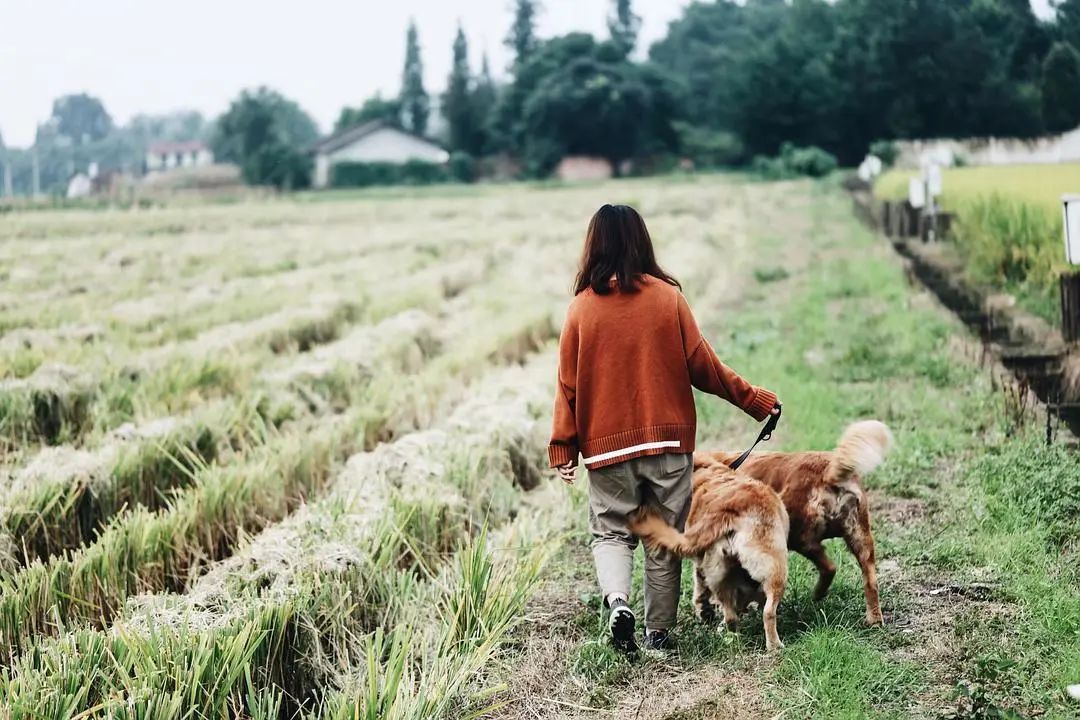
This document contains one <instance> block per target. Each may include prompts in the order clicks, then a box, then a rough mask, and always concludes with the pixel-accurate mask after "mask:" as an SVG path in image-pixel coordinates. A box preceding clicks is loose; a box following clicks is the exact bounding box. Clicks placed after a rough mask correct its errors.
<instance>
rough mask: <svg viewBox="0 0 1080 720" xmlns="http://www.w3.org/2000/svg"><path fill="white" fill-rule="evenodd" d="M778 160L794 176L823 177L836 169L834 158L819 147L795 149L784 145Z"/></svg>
mask: <svg viewBox="0 0 1080 720" xmlns="http://www.w3.org/2000/svg"><path fill="white" fill-rule="evenodd" d="M780 158H781V159H782V160H783V161H784V164H785V165H787V166H788V167H789V168H791V170H792V172H794V173H795V174H796V175H807V176H809V177H825V176H826V175H828V174H829V173H831V172H832V171H833V170H835V169H836V167H837V162H836V156H835V155H833V154H832V153H830V152H827V151H825V150H822V149H821V148H819V147H814V146H810V147H804V148H800V147H796V146H794V145H792V144H790V143H784V145H783V147H781V148H780Z"/></svg>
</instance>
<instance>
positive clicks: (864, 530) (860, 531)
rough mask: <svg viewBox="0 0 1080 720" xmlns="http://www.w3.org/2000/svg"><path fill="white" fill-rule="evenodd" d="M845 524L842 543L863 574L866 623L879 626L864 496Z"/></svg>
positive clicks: (876, 594)
mask: <svg viewBox="0 0 1080 720" xmlns="http://www.w3.org/2000/svg"><path fill="white" fill-rule="evenodd" d="M852 520H853V522H849V523H846V524H845V525H846V526H845V528H844V529H845V533H844V541H845V542H847V546H848V548H849V549H850V550H851V552H852V554H853V555H855V559H856V560H858V561H859V568H861V569H862V574H863V592H864V593H865V594H866V622H867V624H869V625H881V624H882V623H883V619H882V617H881V604H880V600H879V598H878V581H877V565H876V564H875V561H874V534H873V533H872V532H871V531H870V511H869V509H868V508H867V507H866V498H865V496H864V497H862V498H861V499H860V502H859V508H858V512H857V514H856V515H855V517H853V518H852Z"/></svg>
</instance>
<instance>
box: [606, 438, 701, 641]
mask: <svg viewBox="0 0 1080 720" xmlns="http://www.w3.org/2000/svg"><path fill="white" fill-rule="evenodd" d="M693 473H694V463H693V456H692V455H691V454H690V453H679V454H676V453H665V454H663V455H650V456H646V457H640V458H634V459H632V460H627V461H626V462H621V463H618V464H617V465H609V466H607V467H604V468H600V469H599V470H590V471H589V529H590V530H591V531H592V534H593V543H592V551H593V559H594V560H595V561H596V576H597V579H598V580H599V581H600V591H601V592H602V593H603V594H604V598H607V597H608V596H609V595H611V594H612V593H622V594H623V595H625V596H626V597H630V576H631V571H632V570H633V565H634V549H635V548H637V544H638V539H637V538H636V537H634V536H633V535H632V534H631V533H630V529H629V528H628V527H627V516H628V515H629V514H630V513H631V512H633V511H634V510H636V509H637V508H638V507H639V506H640V505H641V504H642V502H644V501H645V500H646V499H650V498H651V499H650V501H651V502H652V503H653V504H654V505H655V506H656V507H657V509H658V510H659V511H660V514H661V515H662V516H663V518H664V520H666V521H667V522H668V524H670V525H673V526H674V527H677V528H678V529H680V530H682V529H683V525H684V524H685V522H686V514H687V513H688V512H689V509H690V492H691V489H692V481H691V476H692V475H693ZM681 573H682V560H681V559H680V558H677V557H675V556H674V555H672V554H670V553H668V552H666V551H663V550H661V551H657V552H653V551H650V550H646V551H645V626H646V627H647V628H649V629H653V630H657V629H667V628H672V627H674V626H675V617H676V613H677V611H678V609H679V590H680V585H679V579H680V575H681Z"/></svg>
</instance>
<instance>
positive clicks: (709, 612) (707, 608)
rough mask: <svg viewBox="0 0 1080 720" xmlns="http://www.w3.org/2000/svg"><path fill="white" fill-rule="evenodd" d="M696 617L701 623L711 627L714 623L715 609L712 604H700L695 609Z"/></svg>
mask: <svg viewBox="0 0 1080 720" xmlns="http://www.w3.org/2000/svg"><path fill="white" fill-rule="evenodd" d="M697 616H698V620H700V621H701V622H703V623H705V624H706V625H712V624H713V623H714V622H716V608H714V607H713V606H712V603H708V602H704V603H701V604H699V605H698V607H697Z"/></svg>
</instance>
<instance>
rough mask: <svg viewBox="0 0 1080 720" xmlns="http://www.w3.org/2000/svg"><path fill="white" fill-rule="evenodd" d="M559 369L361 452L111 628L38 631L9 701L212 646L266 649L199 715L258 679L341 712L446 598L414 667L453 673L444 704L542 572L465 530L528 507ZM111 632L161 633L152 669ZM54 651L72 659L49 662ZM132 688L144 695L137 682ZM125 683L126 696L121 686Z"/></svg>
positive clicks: (520, 380)
mask: <svg viewBox="0 0 1080 720" xmlns="http://www.w3.org/2000/svg"><path fill="white" fill-rule="evenodd" d="M552 371H553V365H552V362H551V358H550V356H547V357H545V358H542V359H540V360H534V361H532V362H531V363H530V364H529V365H528V366H527V367H526V368H522V369H518V368H510V369H507V370H504V371H500V372H499V373H497V374H496V376H494V377H492V378H490V379H486V380H483V381H481V382H480V383H478V386H477V387H476V388H474V390H472V391H471V392H470V396H469V399H468V400H466V401H464V402H462V403H461V404H460V405H459V406H458V407H457V409H456V410H455V411H454V412H453V413H451V414H450V415H449V416H448V417H447V418H445V419H444V421H443V422H442V423H440V424H439V426H438V427H437V428H436V429H434V430H430V431H423V432H419V433H415V434H412V435H406V436H404V437H403V438H401V439H400V440H397V441H395V442H393V443H390V444H385V445H381V446H379V447H378V448H376V449H375V450H373V451H370V452H365V453H361V454H358V455H355V456H353V457H352V458H351V459H350V460H349V462H348V463H347V464H346V465H345V468H344V469H343V470H342V471H341V473H340V474H339V475H338V476H337V478H336V480H335V481H334V483H333V485H332V487H331V489H330V490H329V492H328V494H327V496H326V497H324V498H323V499H321V500H320V501H318V502H317V503H314V504H312V505H308V506H306V507H305V508H304V509H303V510H302V511H301V512H300V513H297V514H294V515H293V516H292V517H290V518H289V519H288V520H287V521H285V522H284V523H282V524H280V525H277V526H275V527H273V528H271V529H268V530H266V531H264V532H263V533H262V534H261V535H259V536H258V537H256V538H255V539H253V540H252V541H251V542H250V543H249V544H248V545H247V546H246V547H245V548H244V549H243V550H241V551H240V552H239V553H238V554H237V555H234V556H233V557H232V558H230V559H229V560H227V561H225V562H223V563H221V564H219V565H218V566H216V567H214V568H212V569H211V570H210V571H209V572H208V573H206V574H205V575H203V576H202V577H201V578H199V580H198V581H196V582H195V583H194V584H193V585H192V587H191V588H190V589H189V590H188V592H187V593H186V594H184V595H180V596H167V595H165V596H163V595H148V596H140V597H139V598H135V599H133V600H132V601H130V602H129V606H128V609H127V611H126V612H125V613H124V615H123V616H122V617H121V618H120V619H118V621H117V627H116V629H115V632H114V633H113V634H111V635H106V634H103V633H97V634H95V633H92V632H86V631H83V632H81V633H77V634H76V635H75V636H73V637H74V643H73V642H72V641H71V639H69V638H65V639H62V640H59V641H56V640H53V641H43V643H42V644H40V645H39V646H38V647H37V648H36V649H35V651H34V652H33V653H32V654H28V655H25V656H24V658H23V659H22V660H20V661H19V663H18V665H17V667H16V668H15V674H14V678H13V680H12V682H11V683H10V684H9V685H8V686H7V687H5V688H4V691H5V697H6V699H7V701H8V702H9V703H11V705H12V707H15V708H20V707H27V708H29V707H33V706H34V703H36V702H41V701H42V700H43V699H44V698H43V696H42V695H40V694H39V693H40V692H41V690H42V689H43V688H45V687H50V686H53V685H54V684H55V683H57V682H60V683H61V684H65V683H64V680H63V677H62V676H63V675H67V674H68V673H81V672H83V671H84V670H89V668H90V667H95V668H96V669H95V670H93V671H90V675H88V676H86V677H88V678H90V681H89V682H84V683H83V684H82V687H81V688H80V690H79V691H78V692H77V693H76V694H74V695H73V696H71V697H69V698H64V699H63V702H70V701H73V700H75V701H77V702H80V703H88V702H89V703H93V702H102V701H106V702H107V701H109V700H110V699H112V700H114V701H115V702H117V703H118V704H123V703H125V702H130V701H131V700H132V699H136V700H137V699H138V698H139V697H140V696H141V695H144V694H145V693H146V691H147V690H149V688H150V687H154V688H157V689H163V688H165V687H168V686H170V685H172V684H173V683H176V684H177V685H179V684H180V681H182V680H184V678H181V677H177V676H175V673H176V672H177V671H178V670H179V671H181V672H185V671H183V670H182V669H180V668H178V667H177V659H178V657H183V656H185V655H189V654H191V653H195V652H197V651H198V650H199V649H202V648H205V647H207V646H208V644H209V645H210V646H212V647H242V648H249V649H250V650H251V651H252V652H253V653H254V654H255V657H256V658H257V659H253V660H252V667H251V670H250V671H249V673H247V674H246V675H233V676H232V680H230V682H229V683H227V684H225V685H223V686H221V687H217V688H214V692H213V693H211V694H209V695H208V696H207V698H206V703H207V705H206V706H205V708H204V711H211V710H213V711H221V710H222V709H224V708H226V707H229V706H230V703H232V702H236V701H237V700H238V699H241V698H244V697H247V696H250V695H251V694H252V692H253V691H258V692H261V693H264V694H265V696H266V697H267V698H272V699H273V700H274V703H275V705H278V704H281V703H284V705H285V706H286V707H287V708H288V709H289V712H290V714H291V713H294V712H296V711H298V710H301V709H308V710H311V709H314V708H315V707H317V706H319V704H320V703H321V702H322V703H325V707H327V708H331V709H333V710H334V711H336V712H342V711H343V708H345V707H347V706H349V703H350V702H352V698H354V696H355V695H356V693H357V687H356V686H357V684H358V682H359V681H360V680H361V678H360V677H358V676H355V674H354V673H353V672H352V671H350V670H348V668H350V667H353V666H356V665H357V664H359V666H361V667H363V666H365V665H366V660H367V659H368V658H369V656H370V659H371V661H372V662H376V663H378V664H379V665H381V664H382V663H383V662H384V661H383V658H382V655H381V654H379V655H376V656H371V653H372V651H373V650H376V649H378V650H381V649H382V648H383V646H384V643H398V642H401V641H403V640H404V639H406V638H408V640H409V641H410V643H415V642H417V641H418V640H419V637H418V636H419V634H421V633H418V632H417V631H416V630H414V629H412V628H416V627H420V626H421V625H420V624H418V623H417V622H416V620H418V619H419V618H421V617H424V616H426V615H427V614H428V613H429V612H430V611H431V609H432V608H433V607H438V608H441V609H443V610H445V611H446V612H445V614H444V617H445V622H446V626H445V627H441V626H438V625H437V628H438V632H436V633H434V636H435V638H437V641H438V645H439V646H438V647H432V648H430V650H431V651H434V654H433V655H432V656H431V657H428V658H427V659H426V660H425V661H424V662H423V664H422V669H423V670H424V672H423V673H422V678H421V679H422V681H423V683H424V685H431V686H432V689H434V686H435V685H437V684H439V683H442V682H445V681H446V673H447V672H448V671H450V670H452V671H453V672H452V673H451V675H453V677H454V682H453V683H452V685H453V686H454V687H447V688H445V690H446V692H445V693H443V695H445V697H442V699H441V700H440V701H439V702H443V703H456V702H458V701H459V700H460V698H459V697H458V695H460V694H461V690H462V687H460V686H466V685H468V684H469V683H470V682H471V681H472V677H471V674H472V673H473V672H475V669H477V666H476V663H477V662H481V663H482V662H483V660H484V659H486V658H487V657H488V656H489V655H490V653H491V652H492V651H493V650H494V642H495V641H497V639H498V638H500V637H501V636H502V635H503V633H504V632H505V630H506V629H508V628H509V626H510V625H511V624H512V622H513V621H514V620H515V618H516V617H517V616H518V613H519V612H520V610H521V606H522V604H523V602H524V600H525V598H526V597H527V596H528V590H529V587H531V582H532V581H531V580H530V579H529V578H535V575H536V569H538V568H536V569H529V568H530V567H535V566H533V565H530V564H528V563H526V564H524V565H519V564H518V563H517V562H516V561H515V562H511V563H508V562H507V561H506V560H496V559H493V558H492V557H489V555H488V550H487V549H486V546H485V543H484V541H483V538H481V539H480V541H479V542H475V541H474V540H473V539H472V538H473V537H474V536H475V535H476V534H477V533H481V534H483V530H484V528H487V527H491V526H498V525H501V524H503V523H505V522H506V521H507V520H509V518H510V517H511V516H512V514H513V513H514V512H515V510H516V509H517V508H518V506H519V505H520V499H519V491H518V490H516V489H515V486H516V487H521V486H524V487H532V486H534V485H535V483H536V481H537V480H538V477H539V474H538V473H539V468H540V467H541V466H542V464H543V445H544V435H543V430H542V429H541V428H539V427H537V425H538V423H537V418H538V417H543V416H544V414H545V409H546V405H547V397H546V395H547V394H546V393H545V392H543V391H542V384H541V383H540V382H539V380H540V379H541V377H547V376H549V375H550V373H551V372H552ZM556 525H557V524H556ZM547 532H548V533H551V532H552V528H548V529H547ZM535 539H539V538H535ZM497 542H498V543H500V545H501V546H499V547H495V548H494V549H493V550H492V552H493V553H495V554H497V555H499V556H501V557H505V558H507V559H510V558H513V559H515V560H516V555H517V550H516V547H517V544H516V543H517V542H518V541H517V540H515V538H514V536H513V535H512V534H503V535H501V536H500V537H499V539H498V541H497ZM493 544H494V543H491V542H489V543H487V545H493ZM459 550H460V553H457V551H459ZM526 550H527V548H526ZM455 554H457V555H458V560H457V561H454V560H453V558H454V556H455ZM526 554H528V553H526ZM496 566H499V567H500V569H499V570H498V571H495V568H496ZM344 598H349V600H348V608H347V609H345V608H343V607H342V606H341V603H342V600H343V599H344ZM428 634H429V635H431V634H432V633H430V632H429V633H428ZM256 638H258V640H255V639H256ZM118 642H123V643H124V650H123V653H122V654H123V655H124V656H128V655H129V654H140V653H142V652H145V649H143V646H144V644H145V643H149V642H153V647H155V648H156V649H157V652H155V657H154V658H150V657H147V658H146V660H145V662H146V664H140V665H139V669H140V671H141V672H142V673H144V674H146V675H147V677H146V678H142V679H138V678H133V677H131V676H130V673H131V671H132V668H131V667H125V663H123V662H122V663H121V664H120V665H119V666H112V667H108V666H106V667H102V666H100V665H98V664H97V661H98V660H99V659H100V655H99V653H98V651H99V650H100V649H102V648H107V647H109V646H110V644H112V646H113V647H112V650H110V652H113V653H116V652H117V649H116V643H118ZM252 642H254V643H255V644H254V645H252V644H251V643H252ZM427 642H428V643H430V642H431V638H429V639H428V641H427ZM275 645H276V647H275ZM450 650H453V652H449V651H450ZM61 657H63V658H65V661H64V663H63V666H59V665H57V664H54V663H56V661H57V660H59V659H60V658H61ZM398 661H400V662H406V660H405V659H404V658H399V659H398ZM233 662H235V658H234V657H232V656H231V655H229V654H222V655H220V656H218V657H208V658H207V666H206V668H205V672H206V676H208V677H225V676H229V675H230V663H233ZM388 662H390V663H393V662H395V661H394V660H390V661H388ZM408 662H410V663H412V662H415V661H413V660H409V661H408ZM429 665H431V666H432V667H429ZM379 671H380V672H388V671H387V670H385V669H379ZM389 672H392V670H390V671H389ZM67 676H68V677H76V676H77V675H67ZM186 680H187V681H188V682H192V680H193V678H187V679H186ZM133 681H134V682H133ZM195 682H196V684H197V682H198V681H195ZM133 684H134V685H136V686H141V688H142V689H143V692H142V693H137V692H133V691H132V685H133ZM334 687H336V688H338V690H337V692H336V693H335V694H331V693H330V692H329V691H330V689H331V688H334ZM121 688H124V695H125V696H124V697H122V698H121V697H116V695H115V693H116V691H117V690H118V689H121ZM51 700H52V701H53V702H58V700H56V699H51ZM421 700H422V701H423V702H435V701H436V698H434V697H432V698H425V697H424V696H423V695H421ZM15 716H16V717H18V716H20V715H18V714H16V715H15Z"/></svg>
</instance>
